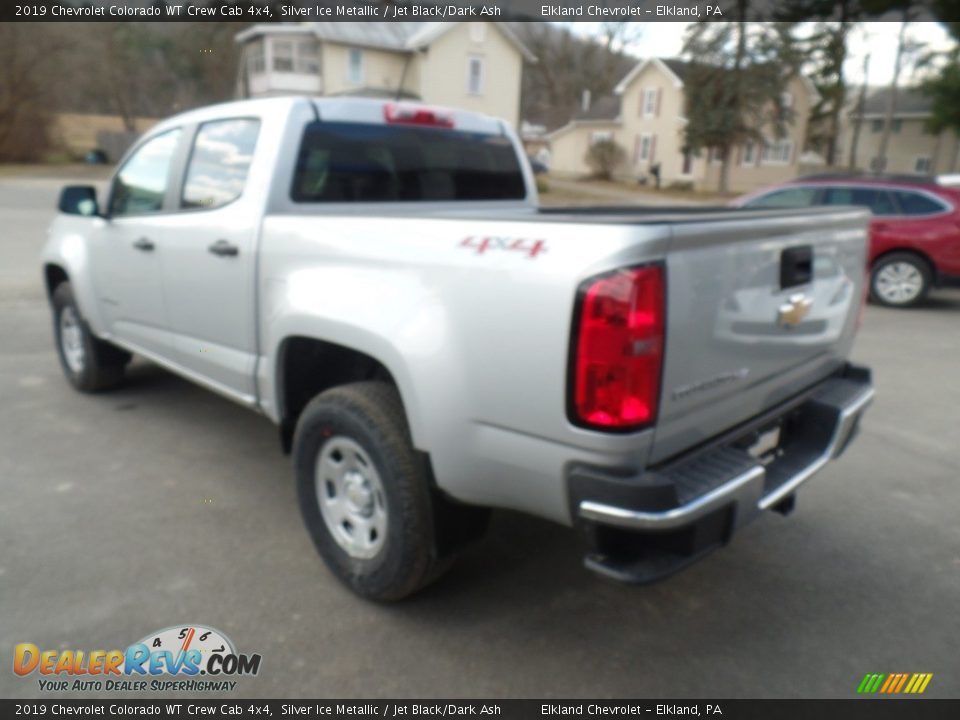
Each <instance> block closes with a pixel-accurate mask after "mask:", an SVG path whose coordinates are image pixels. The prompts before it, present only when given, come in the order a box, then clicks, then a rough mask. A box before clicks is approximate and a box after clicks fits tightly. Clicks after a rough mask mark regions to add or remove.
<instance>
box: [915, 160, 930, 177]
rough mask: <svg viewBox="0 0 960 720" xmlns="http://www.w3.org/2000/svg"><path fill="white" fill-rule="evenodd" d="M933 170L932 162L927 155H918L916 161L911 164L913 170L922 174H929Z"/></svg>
mask: <svg viewBox="0 0 960 720" xmlns="http://www.w3.org/2000/svg"><path fill="white" fill-rule="evenodd" d="M932 170H933V162H932V161H931V159H930V158H928V157H918V158H917V161H916V162H915V163H914V164H913V171H914V172H918V173H922V174H924V175H929V174H930V172H931V171H932Z"/></svg>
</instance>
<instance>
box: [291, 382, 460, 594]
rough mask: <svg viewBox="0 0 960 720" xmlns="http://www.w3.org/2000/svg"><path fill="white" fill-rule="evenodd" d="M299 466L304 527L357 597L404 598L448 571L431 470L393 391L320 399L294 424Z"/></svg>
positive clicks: (356, 388)
mask: <svg viewBox="0 0 960 720" xmlns="http://www.w3.org/2000/svg"><path fill="white" fill-rule="evenodd" d="M293 461H294V468H295V472H296V480H297V494H298V499H299V501H300V510H301V512H302V514H303V519H304V522H305V524H306V526H307V530H308V531H309V532H310V536H311V538H312V539H313V542H314V545H316V547H317V550H318V551H319V553H320V555H321V556H322V557H323V559H324V561H325V562H326V564H327V565H328V566H329V567H330V569H331V570H332V571H333V572H334V574H335V575H336V576H337V577H338V578H339V579H340V580H341V581H342V582H343V583H344V584H346V585H347V586H348V587H349V588H351V589H352V590H353V591H354V592H356V593H357V594H359V595H361V596H363V597H365V598H369V599H371V600H381V601H392V600H400V599H402V598H404V597H406V596H408V595H411V594H412V593H414V592H416V591H417V590H419V589H420V588H422V587H424V586H425V585H427V584H428V583H430V582H431V581H432V580H434V579H435V578H436V577H438V576H439V574H440V573H441V572H442V571H443V570H444V569H445V568H446V566H447V565H448V560H449V558H448V557H444V556H442V555H441V553H440V551H439V546H438V542H437V534H436V531H435V523H434V519H435V518H434V504H433V497H432V491H431V488H430V484H429V480H428V472H427V469H426V467H425V465H426V464H425V462H424V461H423V459H422V458H421V457H419V456H418V454H417V453H416V451H415V450H414V449H413V445H412V443H411V441H410V435H409V430H408V429H407V424H406V420H405V416H404V413H403V407H402V404H401V402H400V396H399V394H398V393H397V391H396V389H395V388H393V387H392V386H391V385H388V384H387V383H382V382H358V383H353V384H350V385H344V386H341V387H337V388H333V389H331V390H328V391H326V392H324V393H322V394H320V395H318V396H317V397H316V398H314V399H313V400H312V401H311V402H310V403H309V404H308V405H307V407H306V408H304V410H303V413H302V414H301V415H300V418H299V420H298V421H297V430H296V434H295V436H294V444H293Z"/></svg>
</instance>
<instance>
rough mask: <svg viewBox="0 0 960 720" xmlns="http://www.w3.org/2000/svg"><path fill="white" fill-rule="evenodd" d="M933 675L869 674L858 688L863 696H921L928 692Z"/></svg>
mask: <svg viewBox="0 0 960 720" xmlns="http://www.w3.org/2000/svg"><path fill="white" fill-rule="evenodd" d="M932 679H933V673H890V674H887V673H867V674H866V675H864V676H863V680H861V681H860V684H859V685H858V686H857V692H858V693H859V694H861V695H864V694H872V693H880V694H882V695H898V694H900V693H903V694H905V695H919V694H921V693H923V692H924V691H926V689H927V685H929V684H930V680H932Z"/></svg>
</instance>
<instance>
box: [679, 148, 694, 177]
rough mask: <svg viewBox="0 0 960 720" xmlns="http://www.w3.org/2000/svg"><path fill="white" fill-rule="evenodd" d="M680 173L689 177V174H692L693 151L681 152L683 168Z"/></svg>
mask: <svg viewBox="0 0 960 720" xmlns="http://www.w3.org/2000/svg"><path fill="white" fill-rule="evenodd" d="M680 172H681V173H682V174H683V175H689V174H690V173H691V172H693V151H692V150H684V151H683V167H682V168H681V170H680Z"/></svg>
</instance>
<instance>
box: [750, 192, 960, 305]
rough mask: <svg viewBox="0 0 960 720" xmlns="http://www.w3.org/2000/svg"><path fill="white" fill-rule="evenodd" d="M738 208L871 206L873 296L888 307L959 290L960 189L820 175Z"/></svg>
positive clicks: (757, 196)
mask: <svg viewBox="0 0 960 720" xmlns="http://www.w3.org/2000/svg"><path fill="white" fill-rule="evenodd" d="M733 205H736V206H738V207H755V208H788V207H789V208H799V207H810V206H813V205H862V206H866V207H868V208H870V210H871V211H872V212H873V218H872V220H871V222H870V271H871V280H870V296H871V298H872V299H873V300H874V301H876V302H878V303H881V304H883V305H890V306H894V307H908V306H911V305H915V304H917V303H918V302H920V301H921V300H923V298H924V297H926V295H927V293H928V292H929V291H930V289H931V288H934V287H938V286H945V285H960V190H958V189H956V188H952V187H947V186H945V185H943V184H940V183H937V181H936V180H934V179H933V178H926V177H919V176H918V177H912V176H893V175H891V176H858V175H817V176H811V177H804V178H798V179H797V180H792V181H790V182H788V183H784V184H782V185H777V186H775V187H770V188H764V189H763V190H760V191H757V192H755V193H751V194H750V195H746V196H744V197H742V198H738V199H737V200H735V201H734V202H733Z"/></svg>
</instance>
